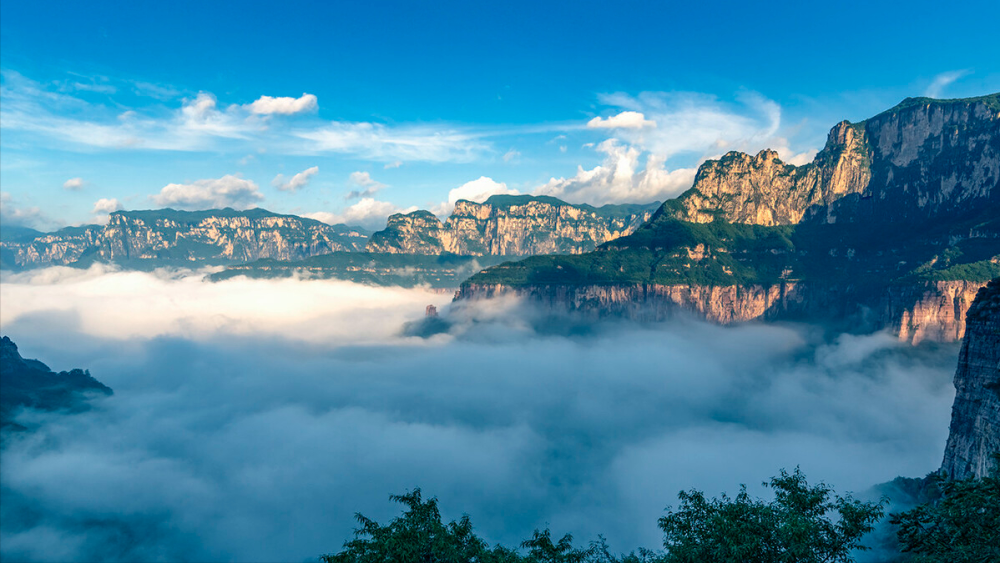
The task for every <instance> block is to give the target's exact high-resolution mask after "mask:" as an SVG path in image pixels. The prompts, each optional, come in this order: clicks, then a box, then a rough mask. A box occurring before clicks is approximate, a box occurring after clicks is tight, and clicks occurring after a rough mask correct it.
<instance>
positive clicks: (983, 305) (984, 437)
mask: <svg viewBox="0 0 1000 563" xmlns="http://www.w3.org/2000/svg"><path fill="white" fill-rule="evenodd" d="M966 327H967V328H966V333H965V338H964V339H963V341H962V351H961V353H960V354H959V357H958V370H957V371H956V372H955V403H954V405H953V406H952V411H951V430H950V433H949V434H948V444H947V445H946V446H945V452H944V462H943V463H942V465H941V469H942V470H944V471H945V472H947V474H948V476H949V477H952V478H955V479H965V478H967V477H970V476H974V477H984V476H986V475H987V474H988V473H989V468H990V466H991V464H992V459H991V458H990V456H991V455H992V454H993V453H996V452H1000V278H998V279H995V280H993V281H992V282H990V283H989V285H988V286H986V287H984V288H983V289H981V290H980V291H979V294H978V295H977V296H976V300H975V303H973V305H972V307H971V308H970V309H969V312H968V316H967V319H966Z"/></svg>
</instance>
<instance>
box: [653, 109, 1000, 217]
mask: <svg viewBox="0 0 1000 563" xmlns="http://www.w3.org/2000/svg"><path fill="white" fill-rule="evenodd" d="M998 132H1000V96H998V95H997V94H993V95H990V96H983V97H980V98H970V99H965V100H933V99H930V98H908V99H906V100H904V101H903V102H902V103H901V104H899V105H898V106H896V107H895V108H893V109H891V110H888V111H886V112H884V113H881V114H879V115H877V116H875V117H872V118H871V119H867V120H865V121H862V122H859V123H854V124H852V123H849V122H847V121H844V122H841V123H839V124H837V125H836V126H834V128H833V129H832V130H831V131H830V134H829V136H828V137H827V142H826V146H825V147H824V148H823V150H822V151H820V152H819V154H817V155H816V158H815V159H814V160H813V162H811V163H809V164H807V165H805V166H793V165H791V164H785V163H783V162H781V160H780V159H779V158H778V155H777V153H775V152H774V151H770V150H764V151H761V152H760V153H758V154H757V155H756V156H750V155H747V154H744V153H739V152H730V153H728V154H726V155H725V156H724V157H722V158H721V159H719V160H710V161H707V162H705V163H704V164H703V165H702V166H701V167H700V168H699V170H698V173H697V175H696V177H695V181H694V185H693V186H692V188H691V190H689V191H688V192H686V193H684V194H683V195H682V196H681V197H680V198H678V199H677V200H675V201H672V202H667V204H665V206H664V210H663V212H664V213H667V214H670V215H671V216H673V217H676V218H678V219H683V220H687V221H696V222H710V221H713V220H715V218H716V217H719V218H722V219H724V220H726V221H729V222H733V223H748V224H755V225H794V224H797V223H799V222H801V221H803V220H809V219H813V220H818V221H822V222H835V221H838V220H840V221H856V220H858V214H863V213H877V214H878V215H879V216H880V217H881V219H882V220H886V221H894V222H899V221H906V220H915V219H921V218H928V217H935V216H940V215H946V214H949V213H952V212H954V211H956V210H961V209H963V208H967V207H968V206H969V205H972V204H973V203H974V202H979V203H984V202H992V203H994V204H995V203H996V202H997V201H998V199H1000V194H998V193H997V190H996V185H997V181H998V178H1000V134H998ZM852 195H853V196H855V197H854V198H847V197H846V196H852Z"/></svg>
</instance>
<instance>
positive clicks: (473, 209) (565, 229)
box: [367, 196, 658, 256]
mask: <svg viewBox="0 0 1000 563" xmlns="http://www.w3.org/2000/svg"><path fill="white" fill-rule="evenodd" d="M657 206H658V204H650V205H608V206H604V207H599V208H595V207H591V206H589V205H571V204H569V203H566V202H564V201H561V200H558V199H556V198H552V197H533V196H493V197H491V198H489V199H488V200H487V201H486V202H485V203H475V202H471V201H465V200H461V201H458V202H457V203H456V204H455V210H454V211H453V212H452V214H451V216H450V217H449V218H448V220H447V221H445V222H444V223H442V222H441V221H439V220H438V219H437V218H436V217H434V215H432V214H431V213H429V212H427V211H415V212H413V213H410V214H407V215H402V214H397V215H393V216H392V217H390V218H389V224H388V226H387V227H386V229H385V230H384V231H379V232H378V233H375V234H374V235H372V238H371V241H370V242H369V244H368V248H367V250H368V251H369V252H388V253H412V254H440V253H442V252H450V253H453V254H462V255H475V256H481V255H494V256H527V255H534V254H580V253H583V252H589V251H591V250H593V249H594V248H596V247H597V246H598V245H600V244H603V243H604V242H607V241H609V240H614V239H616V238H619V237H622V236H624V235H627V234H630V233H632V232H633V231H635V229H636V228H637V227H638V226H639V225H641V224H642V223H644V222H645V221H647V220H648V219H649V218H650V217H651V216H652V213H653V210H654V209H656V207H657Z"/></svg>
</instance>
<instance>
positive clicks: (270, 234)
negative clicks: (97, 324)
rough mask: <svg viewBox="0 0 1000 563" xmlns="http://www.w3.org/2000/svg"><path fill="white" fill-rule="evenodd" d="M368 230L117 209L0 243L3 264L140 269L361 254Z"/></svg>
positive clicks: (249, 215)
mask: <svg viewBox="0 0 1000 563" xmlns="http://www.w3.org/2000/svg"><path fill="white" fill-rule="evenodd" d="M369 234H370V233H369V232H368V231H365V230H363V229H359V228H355V227H348V226H345V225H327V224H326V223H321V222H319V221H316V220H313V219H306V218H304V217H296V216H294V215H280V214H277V213H272V212H270V211H266V210H263V209H250V210H247V211H235V210H233V209H230V208H226V209H213V210H208V211H175V210H173V209H159V210H151V211H118V212H115V213H112V214H111V218H110V220H109V221H108V224H107V225H104V226H101V225H87V226H82V227H69V228H66V229H62V230H60V231H56V232H54V233H48V234H43V235H40V236H36V237H34V238H30V239H24V238H22V239H20V240H18V241H13V240H12V241H6V240H5V241H3V242H2V243H0V245H2V246H0V247H2V252H3V262H4V264H5V265H7V266H8V267H11V266H13V267H30V266H46V265H56V264H75V265H87V264H89V263H91V262H95V261H98V262H115V263H120V264H124V265H128V266H132V267H137V268H142V267H150V266H153V267H155V266H158V265H163V264H192V263H232V262H244V261H248V260H258V259H261V258H273V259H277V260H301V259H303V258H307V257H309V256H315V255H318V254H326V253H329V252H334V251H345V250H348V251H350V250H362V249H364V246H365V244H366V243H367V242H368V235H369Z"/></svg>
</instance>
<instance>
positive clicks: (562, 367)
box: [0, 265, 959, 562]
mask: <svg viewBox="0 0 1000 563" xmlns="http://www.w3.org/2000/svg"><path fill="white" fill-rule="evenodd" d="M204 273H205V272H204V271H183V270H180V271H177V270H175V271H166V270H158V271H155V272H129V271H120V270H116V269H115V268H113V267H109V266H105V265H95V266H93V267H91V268H90V269H87V270H83V269H74V268H66V267H53V268H45V269H37V270H32V271H29V272H23V273H17V274H9V275H8V276H7V277H5V278H4V280H3V283H2V284H0V300H2V302H3V304H4V306H3V307H2V308H0V326H2V328H3V332H4V334H6V335H9V336H10V337H11V338H12V339H13V340H14V342H15V343H16V344H17V345H18V348H19V351H20V353H21V355H22V356H23V357H25V358H38V359H40V360H41V361H43V362H45V363H46V364H48V365H49V366H50V367H51V368H52V369H55V370H68V369H71V368H74V367H80V368H88V369H89V370H90V373H91V374H93V376H94V377H95V378H97V379H98V380H99V381H101V382H102V383H104V384H106V385H108V386H109V387H111V388H112V389H113V390H114V394H113V395H112V396H110V397H107V398H104V399H101V400H99V401H95V402H94V403H93V409H91V410H89V411H87V412H83V413H77V414H66V413H45V412H39V411H30V410H27V411H22V412H21V413H20V414H19V417H18V419H17V421H18V423H20V424H23V425H25V426H28V427H29V428H33V430H31V431H30V432H23V433H15V434H7V435H5V436H4V444H3V449H2V452H0V453H2V456H3V463H0V557H2V558H3V559H5V560H15V561H128V562H131V561H315V560H316V557H317V556H318V555H320V554H323V553H330V552H335V551H338V550H339V549H340V548H341V546H342V544H343V542H344V541H345V540H348V539H349V538H351V537H352V531H353V529H354V528H355V527H356V525H357V522H356V520H355V519H354V514H355V513H356V512H361V513H363V514H365V515H367V516H369V517H372V518H375V519H377V520H379V521H380V522H383V523H384V522H386V521H387V520H388V519H390V518H392V517H394V516H396V515H398V514H399V512H400V507H399V506H397V505H393V504H392V503H390V502H389V501H388V496H389V495H390V494H398V493H403V492H406V491H407V490H412V489H413V488H414V487H421V488H422V490H423V492H424V495H425V496H426V497H431V496H436V497H438V499H439V500H440V506H441V510H442V513H443V516H444V518H446V519H449V520H450V519H457V518H460V517H461V515H462V514H463V513H466V514H468V515H469V516H470V518H471V519H472V522H473V525H474V526H475V530H476V533H477V534H478V535H479V536H481V537H483V538H485V539H486V540H487V541H489V542H490V543H495V542H502V543H503V544H505V545H508V546H516V545H518V544H519V543H520V542H521V541H522V540H524V539H526V538H528V537H530V536H531V533H532V531H533V530H534V529H536V528H545V527H547V526H548V527H550V528H551V530H552V534H553V535H554V536H556V537H561V536H562V535H563V534H565V533H571V534H573V536H574V538H575V541H576V543H577V545H587V543H588V542H590V541H593V540H596V539H597V537H598V534H603V535H604V536H605V537H606V538H607V540H608V542H609V543H610V546H611V549H612V550H614V551H615V552H622V551H629V550H633V549H636V548H638V547H640V546H642V547H646V548H651V549H658V548H661V547H662V539H663V538H662V533H661V532H660V531H659V530H658V529H657V527H656V520H657V518H659V517H660V516H662V515H663V514H664V509H665V508H666V507H667V506H673V507H677V505H678V500H677V493H678V491H681V490H688V489H691V488H696V489H698V490H702V491H704V492H705V493H706V495H708V496H710V497H714V496H717V495H718V494H720V493H722V492H726V493H728V494H730V495H734V494H735V493H737V492H738V491H739V485H740V484H741V483H744V484H746V485H747V487H748V490H749V491H750V493H751V494H752V495H755V496H763V497H765V498H766V497H768V496H769V495H770V493H769V492H767V491H766V490H764V488H763V487H761V483H762V482H763V481H765V480H767V479H768V478H770V477H771V476H773V475H777V474H778V472H779V471H780V470H781V469H787V470H789V471H791V470H793V469H794V468H795V467H800V468H801V470H802V471H803V473H804V474H805V475H806V477H807V478H808V479H809V482H810V483H811V484H815V483H817V482H820V481H823V482H826V483H827V484H828V485H830V486H831V487H833V489H834V490H835V491H837V493H839V494H844V493H847V492H852V493H854V494H856V495H857V496H859V497H862V498H872V497H871V496H867V495H868V491H869V489H870V487H872V485H875V484H877V483H884V482H886V481H890V480H891V479H893V478H895V477H896V476H900V475H902V476H907V477H922V476H924V475H926V474H927V473H928V472H930V471H933V470H935V469H936V468H937V467H939V466H940V463H941V456H942V452H943V450H944V444H945V441H946V439H947V433H948V421H949V417H950V411H951V404H952V401H953V398H954V393H955V391H954V387H953V385H952V377H953V374H954V369H955V362H956V358H957V355H958V348H959V346H958V344H957V343H951V344H944V345H932V344H923V345H921V346H911V345H909V344H907V343H905V342H901V341H900V340H899V339H898V338H896V337H894V336H893V335H891V334H889V333H886V332H879V333H874V334H866V335H852V334H836V333H831V332H829V331H827V330H824V328H823V327H819V326H815V325H807V324H766V325H765V324H757V323H744V324H739V325H733V326H717V325H712V324H708V323H705V322H701V321H697V320H694V319H689V318H685V317H683V316H678V317H676V318H674V319H672V320H671V321H670V322H664V323H654V324H646V325H642V324H638V323H616V322H610V321H608V322H603V323H598V324H591V325H588V330H586V331H578V330H556V328H555V327H557V326H558V325H559V323H553V322H552V321H553V320H558V321H560V322H566V323H568V322H570V321H572V319H571V318H569V319H551V318H545V317H543V316H541V313H540V312H539V311H538V308H537V307H532V306H531V305H530V304H526V303H522V302H519V301H518V300H517V299H516V298H513V297H507V298H500V299H493V300H483V301H477V302H460V303H452V304H449V303H448V301H449V299H450V296H448V295H442V294H438V293H433V292H430V291H428V290H426V289H423V288H415V289H403V288H386V287H371V286H363V285H357V284H352V283H349V282H344V281H337V280H300V279H293V278H289V279H281V280H250V279H246V278H236V279H231V280H227V281H224V282H219V283H206V282H205V281H204V280H203V276H204ZM428 303H435V304H437V305H438V306H440V308H441V312H442V315H446V317H447V318H448V319H449V320H450V321H451V322H452V325H451V327H450V329H449V331H448V332H447V333H443V334H437V335H435V336H433V337H431V338H427V339H422V338H417V337H411V336H406V335H405V334H403V332H402V331H401V330H400V329H401V327H402V326H403V324H404V323H405V322H407V321H413V320H417V319H419V318H421V317H422V316H423V311H424V306H425V305H426V304H428ZM878 496H879V495H878V494H875V495H874V498H876V499H877V498H878ZM896 508H898V505H894V506H893V507H890V509H892V510H895V509H896ZM866 541H867V542H868V545H870V546H871V545H876V543H875V540H874V538H866ZM859 560H861V561H865V559H859ZM873 560H883V559H873Z"/></svg>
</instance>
